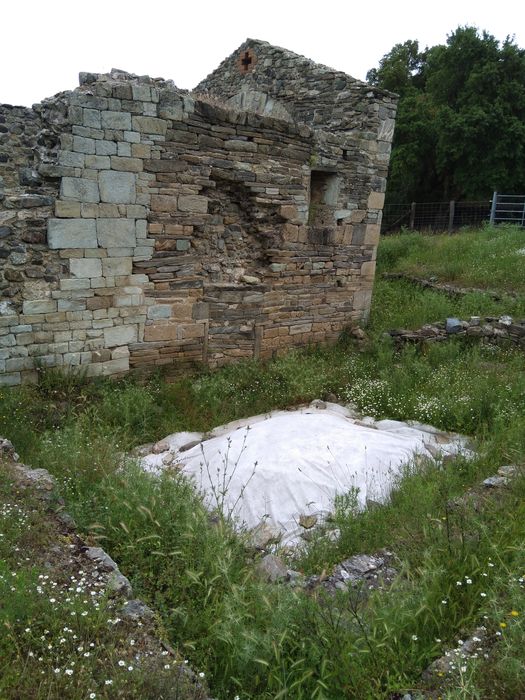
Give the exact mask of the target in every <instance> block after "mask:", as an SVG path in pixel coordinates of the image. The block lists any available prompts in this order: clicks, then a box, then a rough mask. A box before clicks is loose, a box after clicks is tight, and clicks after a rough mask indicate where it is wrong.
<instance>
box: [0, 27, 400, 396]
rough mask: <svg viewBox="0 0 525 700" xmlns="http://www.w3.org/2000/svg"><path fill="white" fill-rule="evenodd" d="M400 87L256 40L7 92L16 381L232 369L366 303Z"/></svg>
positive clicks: (6, 317)
mask: <svg viewBox="0 0 525 700" xmlns="http://www.w3.org/2000/svg"><path fill="white" fill-rule="evenodd" d="M395 108H396V102H395V96H393V95H391V94H389V93H385V92H384V91H379V90H377V89H376V88H371V87H370V86H368V85H366V84H364V83H361V82H359V81H356V80H354V79H353V78H350V77H349V76H346V75H345V74H343V73H340V72H337V71H334V70H332V69H329V68H326V67H324V66H319V65H317V64H314V63H312V62H311V61H308V60H307V59H304V58H303V57H301V56H297V55H295V54H292V53H290V52H288V51H285V50H283V49H278V48H276V47H272V46H270V45H269V44H266V43H264V42H259V41H251V40H248V41H247V42H245V44H243V45H242V46H241V47H240V48H239V49H238V50H237V51H236V52H235V53H234V54H233V55H232V56H231V57H230V58H229V59H226V61H225V62H224V63H223V64H221V66H220V67H219V68H218V69H217V71H215V72H214V73H213V74H212V75H211V76H209V77H208V78H207V79H206V80H205V81H204V82H203V83H201V85H199V86H198V89H197V91H196V92H194V93H188V92H186V91H183V90H179V89H177V88H176V87H175V86H174V84H173V83H172V82H171V81H165V80H162V79H151V78H148V77H138V76H134V75H130V74H128V73H125V72H123V71H118V70H113V71H111V72H110V73H109V74H104V75H99V74H89V73H82V74H81V75H80V87H79V88H77V89H76V90H74V91H70V92H64V93H60V94H58V95H56V96H55V97H53V98H50V99H48V100H45V101H43V102H42V103H41V104H38V105H35V106H34V107H33V108H32V109H26V108H23V107H11V106H9V105H0V385H2V384H3V385H16V384H19V383H23V382H31V381H36V379H37V377H38V370H39V368H40V367H62V368H70V367H80V368H83V369H84V370H85V371H86V373H87V375H88V376H92V377H95V376H103V375H104V376H105V375H120V374H123V373H126V372H128V371H129V370H143V371H149V370H152V369H154V368H156V367H160V366H168V368H169V369H171V370H172V371H173V372H179V371H182V370H184V369H185V368H187V367H189V366H193V365H195V364H203V363H204V364H207V365H209V366H218V365H221V364H224V363H226V362H230V361H232V360H235V359H237V358H248V357H261V358H267V357H271V356H272V355H274V354H279V353H281V352H284V351H286V349H287V348H289V347H291V346H295V345H304V344H308V343H319V342H326V341H332V340H334V339H335V338H336V337H337V336H338V334H339V333H340V332H341V330H342V329H343V328H344V327H346V326H347V325H349V324H352V323H355V322H358V321H359V320H363V319H366V316H367V314H368V311H369V306H370V297H371V290H372V284H373V279H374V272H375V255H376V247H377V243H378V238H379V228H380V224H381V211H382V206H383V199H384V191H385V186H386V175H387V167H388V158H389V152H390V142H391V139H392V134H393V125H394V117H395Z"/></svg>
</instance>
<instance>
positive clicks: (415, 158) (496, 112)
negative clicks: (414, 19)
mask: <svg viewBox="0 0 525 700" xmlns="http://www.w3.org/2000/svg"><path fill="white" fill-rule="evenodd" d="M367 79H368V80H369V82H371V83H372V84H374V85H378V86H379V87H382V88H386V89H387V90H392V91H393V92H396V93H398V94H399V95H400V101H399V109H398V113H397V120H396V131H395V135H394V143H393V150H392V158H391V162H390V175H389V179H388V192H387V200H388V201H391V202H411V201H419V202H421V201H423V202H432V201H442V200H449V199H456V200H468V199H471V200H474V199H483V200H485V199H488V198H489V197H490V196H491V194H492V192H493V191H494V190H498V191H500V192H504V191H506V192H509V193H514V192H520V191H521V188H523V182H524V181H525V160H524V158H523V154H524V152H525V51H524V50H523V49H521V48H519V47H518V46H517V45H516V44H515V43H514V41H513V40H512V39H511V38H507V39H506V40H505V41H504V42H502V43H501V44H500V42H498V41H497V40H496V39H495V38H494V37H493V36H491V35H490V34H488V33H487V32H482V33H480V32H479V31H478V30H477V29H476V28H474V27H458V29H456V30H455V31H454V32H452V33H451V34H450V35H449V36H448V38H447V42H446V45H438V46H432V47H430V48H428V47H427V48H425V49H424V50H422V51H421V50H420V48H419V44H418V42H417V41H405V42H404V43H403V44H396V45H395V46H394V47H393V48H392V49H391V51H389V53H387V54H386V55H385V56H383V58H382V59H381V61H380V63H379V67H378V68H377V69H376V68H374V69H372V70H371V71H369V73H368V75H367Z"/></svg>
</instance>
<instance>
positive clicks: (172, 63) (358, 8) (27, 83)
mask: <svg viewBox="0 0 525 700" xmlns="http://www.w3.org/2000/svg"><path fill="white" fill-rule="evenodd" d="M520 6H521V7H522V9H521V10H520V9H519V7H520ZM524 20H525V5H521V2H519V0H499V2H494V1H493V0H492V1H490V2H489V1H486V0H477V1H476V0H441V2H424V1H423V0H415V1H412V0H398V1H397V2H394V1H393V0H368V1H366V0H360V1H359V2H355V0H337V1H336V0H325V2H319V1H315V2H314V0H259V2H254V1H253V0H238V1H236V2H234V1H233V0H183V1H182V2H181V1H180V0H179V1H177V0H170V1H167V0H150V2H147V1H145V0H140V1H137V0H87V1H83V2H79V1H78V0H0V28H1V30H2V31H1V40H0V103H7V104H23V105H31V104H32V103H34V102H38V101H40V100H41V99H43V98H44V97H48V96H50V95H53V94H55V93H56V92H59V91H61V90H68V89H72V88H74V87H76V86H77V85H78V73H79V71H91V72H95V73H103V72H107V71H109V70H110V69H111V68H122V69H124V70H127V71H129V72H131V73H138V74H140V75H144V74H147V75H151V76H153V77H163V78H172V79H173V80H174V81H175V83H176V85H177V86H178V87H181V88H188V89H191V88H193V87H195V85H196V84H197V83H198V82H199V81H200V80H202V79H203V78H204V77H205V76H206V75H207V74H208V73H210V72H211V71H212V70H213V69H214V68H215V67H216V66H217V65H218V64H219V63H220V61H221V60H222V59H223V58H225V57H226V56H228V55H229V54H230V53H232V52H233V51H234V50H235V49H236V48H237V47H238V46H239V45H240V44H241V43H242V42H243V41H244V40H245V39H246V38H247V37H250V38H254V39H263V40H265V41H269V42H270V43H272V44H276V45H277V46H282V47H284V48H287V49H290V50H291V51H295V52H296V53H299V54H303V55H305V56H308V57H309V58H311V59H313V60H314V61H317V62H318V63H324V64H326V65H329V66H332V67H334V68H337V69H339V70H343V71H345V72H346V73H349V74H350V75H353V76H354V77H356V78H360V79H362V80H364V78H365V75H366V72H367V70H369V69H370V68H373V67H375V66H377V64H378V62H379V59H380V58H381V57H382V56H383V55H384V54H385V53H387V52H388V51H389V50H390V49H391V48H392V46H393V45H394V44H396V43H400V42H403V41H406V40H407V39H417V40H418V41H419V42H420V46H421V47H424V46H427V45H428V46H434V45H435V44H440V43H444V42H445V41H446V37H447V34H450V33H451V32H452V31H453V30H454V29H456V28H457V27H458V26H459V25H462V26H463V25H466V24H469V25H473V26H476V27H478V28H479V29H486V30H487V31H488V32H490V33H491V34H493V35H494V36H495V37H496V38H497V39H500V40H503V39H504V38H505V37H506V36H507V35H510V36H514V37H515V40H516V42H517V44H518V45H519V46H521V47H522V48H523V47H525V21H524Z"/></svg>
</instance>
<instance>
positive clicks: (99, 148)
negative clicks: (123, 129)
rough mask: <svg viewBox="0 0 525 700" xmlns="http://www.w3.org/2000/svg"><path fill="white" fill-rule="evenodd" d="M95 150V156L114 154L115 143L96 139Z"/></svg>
mask: <svg viewBox="0 0 525 700" xmlns="http://www.w3.org/2000/svg"><path fill="white" fill-rule="evenodd" d="M95 150H96V154H97V156H114V155H115V154H116V152H117V144H116V143H115V142H114V141H101V140H99V141H96V142H95Z"/></svg>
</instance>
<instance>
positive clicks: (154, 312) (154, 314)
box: [148, 304, 171, 320]
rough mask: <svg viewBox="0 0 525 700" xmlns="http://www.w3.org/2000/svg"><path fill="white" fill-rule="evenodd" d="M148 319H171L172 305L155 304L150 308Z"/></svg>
mask: <svg viewBox="0 0 525 700" xmlns="http://www.w3.org/2000/svg"><path fill="white" fill-rule="evenodd" d="M148 318H149V319H152V320H157V319H159V318H171V305H169V304H155V305H153V306H149V307H148Z"/></svg>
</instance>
